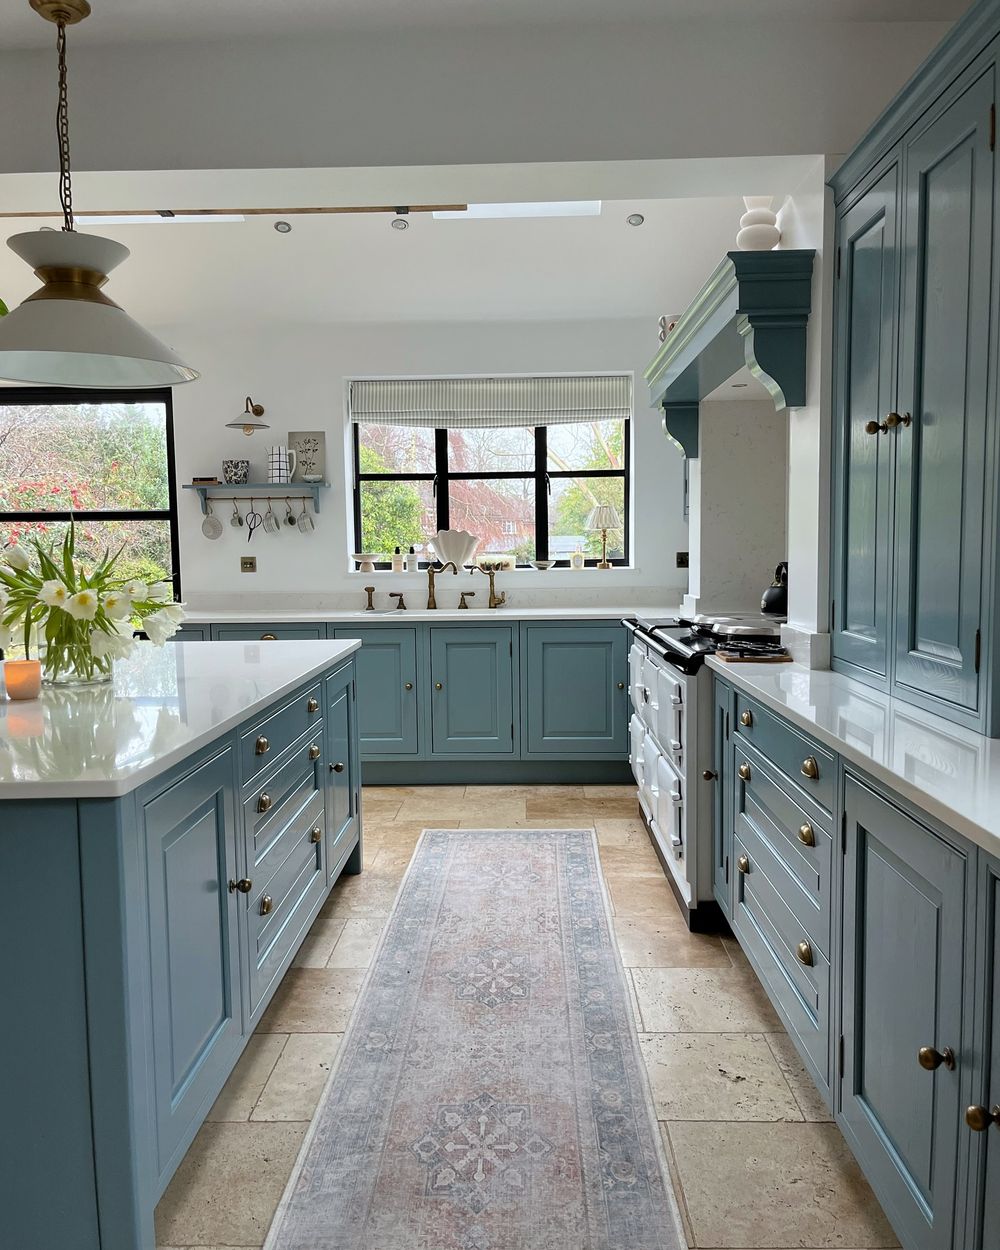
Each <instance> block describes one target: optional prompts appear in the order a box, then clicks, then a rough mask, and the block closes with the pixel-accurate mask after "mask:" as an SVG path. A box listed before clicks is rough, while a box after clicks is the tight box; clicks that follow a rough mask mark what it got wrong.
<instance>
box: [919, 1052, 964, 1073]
mask: <svg viewBox="0 0 1000 1250" xmlns="http://www.w3.org/2000/svg"><path fill="white" fill-rule="evenodd" d="M917 1063H919V1064H920V1066H921V1067H922V1068H923V1069H924V1070H925V1071H927V1072H933V1071H935V1069H937V1068H940V1067H941V1065H942V1064H944V1066H945V1067H946V1068H947V1069H948V1071H949V1072H954V1071H955V1052H954V1051H953V1050H952V1048H951V1047H950V1046H946V1047H945V1048H944V1050H935V1049H934V1047H933V1046H921V1047H920V1049H919V1050H918V1051H917Z"/></svg>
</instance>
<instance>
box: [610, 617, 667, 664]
mask: <svg viewBox="0 0 1000 1250" xmlns="http://www.w3.org/2000/svg"><path fill="white" fill-rule="evenodd" d="M622 624H623V625H624V626H625V628H626V629H631V631H632V634H633V635H634V637H635V639H636V641H637V642H641V643H642V644H643V646H645V647H649V649H650V651H655V652H656V654H657V655H658V656H659V657H660V659H661V660H666V661H667V663H668V664H670V665H671V666H673V658H672V657H673V656H674V655H675V654H676V653H675V652H672V651H669V650H668V649H667V648H666V647H664V646H663V645H662V644H661V643H659V642H657V641H656V640H655V639H654V638H651V637H650V635H649V634H647V633H645V632H644V631H643V630H641V629H639V628H638V626H635V625H630V624H629V623H628V621H622Z"/></svg>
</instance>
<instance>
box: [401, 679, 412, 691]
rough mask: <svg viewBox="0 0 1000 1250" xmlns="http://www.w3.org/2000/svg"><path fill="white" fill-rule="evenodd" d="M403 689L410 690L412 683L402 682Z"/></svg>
mask: <svg viewBox="0 0 1000 1250" xmlns="http://www.w3.org/2000/svg"><path fill="white" fill-rule="evenodd" d="M403 689H404V690H412V689H413V682H412V681H404V682H403Z"/></svg>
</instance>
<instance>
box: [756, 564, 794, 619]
mask: <svg viewBox="0 0 1000 1250" xmlns="http://www.w3.org/2000/svg"><path fill="white" fill-rule="evenodd" d="M760 610H761V611H762V612H770V613H772V614H773V615H775V616H786V615H787V613H788V561H787V560H782V561H781V563H780V564H779V565H778V567H777V568H776V569H775V570H774V581H773V582H772V583H771V584H770V586H768V587H767V589H766V590H765V591H764V593H763V595H762V596H761V600H760Z"/></svg>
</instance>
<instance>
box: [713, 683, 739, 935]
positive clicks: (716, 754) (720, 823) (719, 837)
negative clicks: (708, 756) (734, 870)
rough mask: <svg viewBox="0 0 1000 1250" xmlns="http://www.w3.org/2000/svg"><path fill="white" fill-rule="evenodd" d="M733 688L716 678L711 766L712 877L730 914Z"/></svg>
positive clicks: (719, 896)
mask: <svg viewBox="0 0 1000 1250" xmlns="http://www.w3.org/2000/svg"><path fill="white" fill-rule="evenodd" d="M732 701H733V696H732V690H731V689H730V688H729V686H727V685H725V684H724V683H723V682H721V681H719V680H718V679H716V682H715V703H714V716H715V720H714V724H713V726H712V734H713V741H714V751H713V760H712V768H713V770H714V772H715V801H714V809H713V820H714V831H713V838H712V844H713V855H712V858H713V864H714V867H713V877H714V884H715V897H716V899H717V900H718V903H719V906H720V907H721V908H722V910H723V911H724V912H725V914H726V916H727V918H728V917H729V916H730V915H731V914H732V890H731V888H730V884H729V877H730V871H729V865H730V860H731V857H732V851H733V823H732V822H733V808H732V783H733V768H734V766H735V765H734V760H733V751H732V747H731V746H730V742H729V718H730V709H731V707H732Z"/></svg>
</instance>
